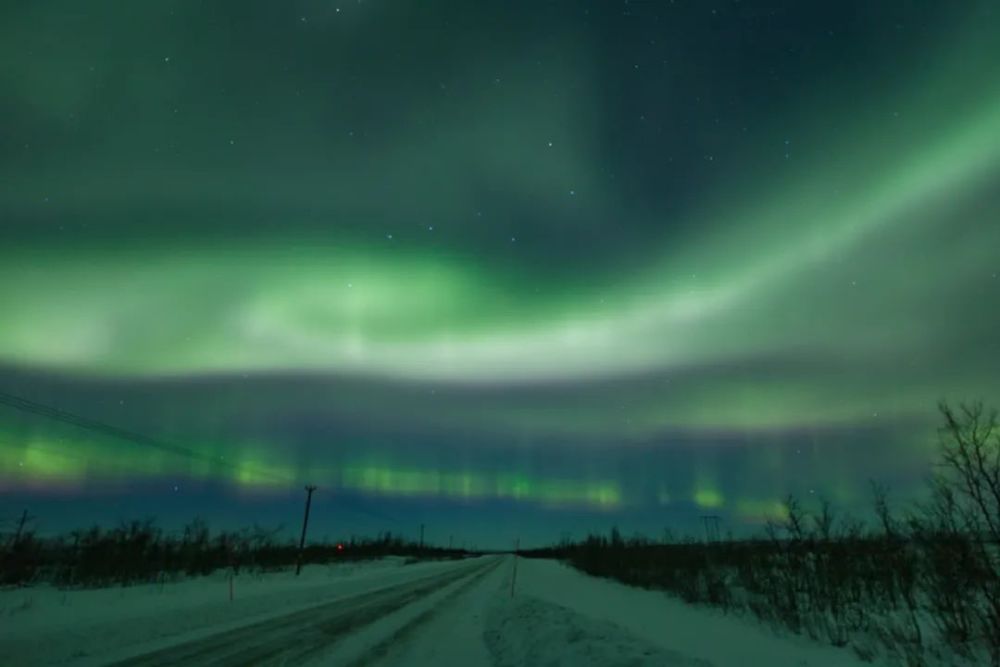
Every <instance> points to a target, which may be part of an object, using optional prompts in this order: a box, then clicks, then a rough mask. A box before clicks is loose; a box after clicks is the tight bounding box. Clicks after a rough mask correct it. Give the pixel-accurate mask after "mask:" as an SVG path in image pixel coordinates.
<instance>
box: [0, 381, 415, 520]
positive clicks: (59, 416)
mask: <svg viewBox="0 0 1000 667" xmlns="http://www.w3.org/2000/svg"><path fill="white" fill-rule="evenodd" d="M0 405H6V406H8V407H11V408H14V409H15V410H21V411H22V412H28V413H31V414H34V415H38V416H41V417H45V418H46V419H51V420H53V421H58V422H62V423H64V424H70V425H72V426H76V427H77V428H81V429H84V430H87V431H92V432H94V433H99V434H102V435H106V436H110V437H112V438H115V439H118V440H124V441H127V442H131V443H134V444H137V445H141V446H144V447H151V448H153V449H158V450H160V451H164V452H168V453H170V454H174V455H177V456H182V457H185V458H188V459H193V460H197V461H204V462H206V463H211V464H212V465H216V466H222V467H225V468H229V469H233V470H246V469H247V467H248V466H246V465H237V464H234V463H232V462H229V461H226V460H225V459H223V458H221V457H214V456H208V455H207V454H202V453H200V452H196V451H194V450H193V449H189V448H187V447H182V446H180V445H176V444H173V443H170V442H165V441H163V440H160V439H158V438H152V437H150V436H148V435H143V434H142V433H137V432H135V431H130V430H127V429H123V428H120V427H118V426H114V425H112V424H107V423H105V422H102V421H98V420H96V419H91V418H89V417H83V416H81V415H78V414H74V413H72V412H68V411H66V410H62V409H60V408H56V407H52V406H50V405H44V404H42V403H38V402H36V401H32V400H29V399H27V398H23V397H21V396H15V395H14V394H8V393H6V392H3V391H0ZM253 472H254V473H259V474H261V475H265V476H267V477H269V478H270V479H272V480H275V481H281V482H288V483H292V482H294V481H295V480H294V479H292V478H290V477H288V476H286V475H278V474H276V473H273V472H271V471H264V470H253ZM341 500H342V501H343V500H347V502H346V503H344V502H341V503H340V504H341V505H345V506H346V508H347V511H349V512H355V513H357V514H361V515H364V516H367V517H369V518H372V519H378V520H381V521H389V522H391V523H398V522H399V520H398V519H396V518H394V517H392V516H389V515H387V514H384V513H381V512H376V511H374V510H369V509H366V508H364V507H358V506H357V503H353V502H351V501H350V500H349V499H347V498H341Z"/></svg>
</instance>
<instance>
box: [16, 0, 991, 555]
mask: <svg viewBox="0 0 1000 667" xmlns="http://www.w3.org/2000/svg"><path fill="white" fill-rule="evenodd" d="M0 62H3V63H4V65H3V67H2V68H0V128H2V129H0V392H3V393H2V394H0V398H2V397H4V396H6V397H7V398H6V404H3V405H0V521H2V520H9V519H12V518H13V517H14V516H16V515H17V514H19V513H20V511H21V510H22V509H23V508H27V509H28V510H29V512H30V513H31V514H33V515H35V516H37V517H38V518H37V520H36V521H37V527H38V529H39V530H40V531H42V532H46V531H49V532H56V531H60V530H64V529H68V528H72V527H77V526H80V525H85V524H88V523H91V522H94V521H99V522H103V523H111V522H115V521H117V520H119V519H123V518H134V517H142V516H157V517H158V518H159V519H160V521H161V523H162V524H163V525H164V526H166V527H172V526H176V525H180V524H181V523H182V522H184V521H187V520H189V519H191V518H193V517H194V516H195V515H201V516H203V517H205V518H206V519H208V521H209V522H210V524H212V525H213V526H215V527H235V526H243V525H249V524H252V523H254V522H257V523H260V524H262V525H270V526H274V525H279V524H284V525H286V526H287V527H288V529H289V532H290V533H291V532H293V531H294V530H295V528H296V526H297V522H298V521H299V518H300V513H301V504H302V501H303V498H304V495H305V494H304V492H303V491H302V486H303V485H304V484H306V483H314V484H316V485H318V486H319V491H317V493H316V496H315V501H314V509H313V512H314V514H313V522H314V523H313V524H312V525H313V527H314V531H313V533H314V535H315V536H316V537H324V536H331V537H333V536H341V535H346V534H350V533H359V534H360V533H368V534H373V533H376V532H378V531H381V530H392V531H394V532H401V533H405V534H408V535H411V536H412V535H415V534H416V532H417V531H418V530H419V528H418V526H419V524H420V523H426V524H427V531H428V533H427V537H428V540H429V541H437V542H446V541H447V539H448V536H449V535H454V536H455V540H456V541H458V542H466V543H467V544H470V545H471V544H473V543H475V544H478V545H480V546H507V545H508V544H509V542H510V541H511V540H513V539H514V538H515V537H516V536H521V537H522V539H523V540H524V542H525V543H529V544H530V543H541V542H544V541H546V540H555V539H559V538H560V537H562V536H564V535H566V534H570V535H572V536H574V537H579V536H581V535H583V534H584V533H585V532H586V531H587V530H591V529H594V530H605V529H607V528H608V527H609V526H611V525H618V526H620V527H622V529H623V530H625V531H627V532H631V531H633V530H641V531H645V532H647V533H650V534H653V535H657V536H658V535H659V534H661V532H662V531H663V529H664V528H666V527H671V528H673V529H674V530H675V531H676V532H679V533H682V532H684V531H691V532H692V533H693V532H695V531H696V530H699V526H700V523H699V521H700V517H701V516H702V515H705V514H712V515H719V516H720V517H722V527H723V530H733V531H734V532H741V531H752V530H756V529H758V528H759V526H760V525H761V524H762V522H764V521H766V520H767V519H769V518H776V517H778V516H779V515H780V512H779V507H780V506H779V500H780V499H781V498H782V497H783V496H784V495H785V494H786V493H789V492H794V493H797V494H798V495H800V496H802V497H803V498H804V499H806V501H807V502H813V501H818V499H819V498H820V497H825V498H829V499H830V500H831V501H832V502H833V503H834V504H835V505H836V506H838V507H840V508H842V509H844V510H850V511H854V512H858V513H860V512H862V511H863V508H864V506H865V505H866V504H867V502H868V488H869V480H870V479H877V480H880V481H882V482H884V483H886V484H888V485H889V486H890V488H891V489H892V492H893V494H894V495H895V496H896V497H898V498H900V499H901V500H902V499H906V498H911V497H914V496H915V494H916V493H917V490H918V489H919V488H920V486H921V484H922V477H923V476H924V475H925V474H926V473H927V472H928V470H929V462H930V460H931V457H932V456H933V453H934V449H935V443H936V437H937V436H936V432H935V428H936V424H937V418H936V403H937V401H938V400H939V399H943V398H944V399H949V400H952V401H960V400H965V399H984V400H986V401H987V402H990V401H992V402H993V403H994V404H996V403H997V402H998V401H1000V309H998V304H1000V278H998V272H1000V8H998V6H997V5H996V3H995V2H992V1H989V0H988V1H973V0H970V1H969V2H918V1H915V0H914V1H911V2H901V1H886V2H870V1H863V0H857V1H854V0H849V1H843V2H836V3H834V2H829V3H814V2H802V1H801V0H770V1H768V2H763V1H751V0H743V1H734V0H728V1H720V2H708V1H696V0H690V1H682V0H678V1H677V2H669V1H667V0H663V1H662V2H661V1H655V2H654V1H649V2H587V3H584V2H572V3H571V2H541V1H538V0H535V1H533V2H490V3H487V2H416V1H413V2H395V1H393V2H390V1H388V0H342V1H340V2H336V1H333V2H331V1H330V0H322V1H320V0H290V1H288V2H246V1H243V0H241V1H239V2H236V1H232V2H212V3H205V2H194V1H186V0H177V1H173V2H159V3H150V2H86V3H81V2H77V1H69V0H66V1H62V2H55V1H53V2H30V3H6V4H5V5H4V6H3V7H2V8H0ZM12 397H14V398H12ZM20 399H25V400H27V401H32V402H33V403H31V405H36V404H40V405H43V406H49V407H52V408H56V409H58V410H61V411H65V412H67V413H71V414H72V415H75V416H79V417H84V418H86V419H89V420H95V421H96V422H99V424H100V425H103V426H107V427H114V428H118V429H125V430H127V431H129V432H130V433H131V434H134V435H137V436H141V437H119V436H118V435H115V434H114V433H111V432H110V431H109V429H107V428H94V427H93V424H91V427H87V428H83V427H81V426H80V425H74V424H70V423H67V422H66V420H60V419H55V418H53V417H52V414H48V415H47V416H46V415H42V414H38V411H37V410H36V411H34V412H32V411H30V410H25V409H21V408H16V407H14V406H12V405H10V403H12V402H14V403H16V402H17V400H20ZM22 407H23V405H22ZM60 414H63V413H60ZM119 435H120V434H119ZM2 525H3V524H0V526H2Z"/></svg>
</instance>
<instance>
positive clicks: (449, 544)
mask: <svg viewBox="0 0 1000 667" xmlns="http://www.w3.org/2000/svg"><path fill="white" fill-rule="evenodd" d="M451 538H452V536H451V535H449V536H448V551H451Z"/></svg>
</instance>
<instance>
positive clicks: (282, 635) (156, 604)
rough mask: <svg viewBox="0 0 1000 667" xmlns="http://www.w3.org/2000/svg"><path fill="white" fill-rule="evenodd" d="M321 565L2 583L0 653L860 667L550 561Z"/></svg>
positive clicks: (50, 659) (12, 656)
mask: <svg viewBox="0 0 1000 667" xmlns="http://www.w3.org/2000/svg"><path fill="white" fill-rule="evenodd" d="M512 566H513V558H511V557H497V558H480V559H472V560H467V561H457V562H437V563H420V564H414V565H406V566H402V565H401V564H400V562H399V561H396V560H387V561H380V562H376V563H368V564H364V565H357V566H352V565H343V566H335V567H311V568H307V569H306V570H304V571H303V575H302V576H301V577H299V578H298V579H296V578H295V577H294V576H293V575H292V573H287V572H286V573H277V574H272V575H266V576H264V577H252V576H244V577H238V578H236V580H235V581H234V600H233V601H232V602H230V601H229V586H228V580H227V578H226V577H225V576H223V575H221V574H220V575H218V576H213V577H207V578H203V579H196V580H190V581H185V582H181V583H176V584H166V585H164V586H162V587H159V586H137V587H131V588H124V589H121V588H119V589H103V590H94V591H70V592H66V593H63V592H61V591H57V590H54V589H51V588H33V589H23V590H18V591H3V592H0V656H3V660H2V661H3V662H4V664H17V665H35V664H72V665H99V664H115V663H120V664H133V665H143V664H157V665H163V664H213V665H247V664H309V665H324V664H327V665H358V666H360V665H408V666H409V665H412V666H415V667H420V666H421V665H434V666H449V665H455V666H462V667H507V666H508V665H509V666H514V665H525V666H527V667H531V666H535V665H538V666H541V665H545V666H558V665H565V666H567V667H569V666H572V667H598V666H605V665H609V666H612V665H613V666H616V665H662V666H668V667H729V666H736V665H740V666H742V665H768V666H769V667H770V666H774V667H781V666H784V665H787V666H789V667H834V666H836V667H852V666H854V665H861V664H864V663H861V662H860V661H859V660H857V658H855V657H854V656H853V655H852V654H851V653H850V652H848V651H844V650H838V649H835V648H832V647H826V646H822V645H817V644H814V643H810V642H808V641H805V640H802V639H799V638H794V637H778V636H775V635H774V634H773V633H772V632H771V631H770V630H768V629H766V628H763V627H761V626H760V625H758V624H756V623H754V622H752V621H749V620H741V619H736V618H732V617H726V616H724V615H722V614H721V613H718V612H716V611H714V610H709V609H700V608H694V607H689V606H687V605H684V604H683V603H680V602H678V601H675V600H672V599H670V598H668V597H666V596H665V595H663V594H662V593H658V592H653V591H644V590H638V589H632V588H628V587H625V586H622V585H620V584H617V583H614V582H611V581H605V580H601V579H595V578H592V577H588V576H587V575H584V574H582V573H580V572H578V571H576V570H573V569H571V568H568V567H566V566H563V565H561V564H559V563H555V562H552V561H540V560H526V559H518V565H517V568H518V572H517V580H516V589H515V594H514V596H513V597H511V591H510V577H511V572H512Z"/></svg>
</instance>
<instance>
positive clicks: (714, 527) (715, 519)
mask: <svg viewBox="0 0 1000 667" xmlns="http://www.w3.org/2000/svg"><path fill="white" fill-rule="evenodd" d="M701 520H702V521H703V522H704V523H705V541H706V542H718V541H719V516H718V515H717V514H707V515H704V516H702V517H701Z"/></svg>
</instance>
